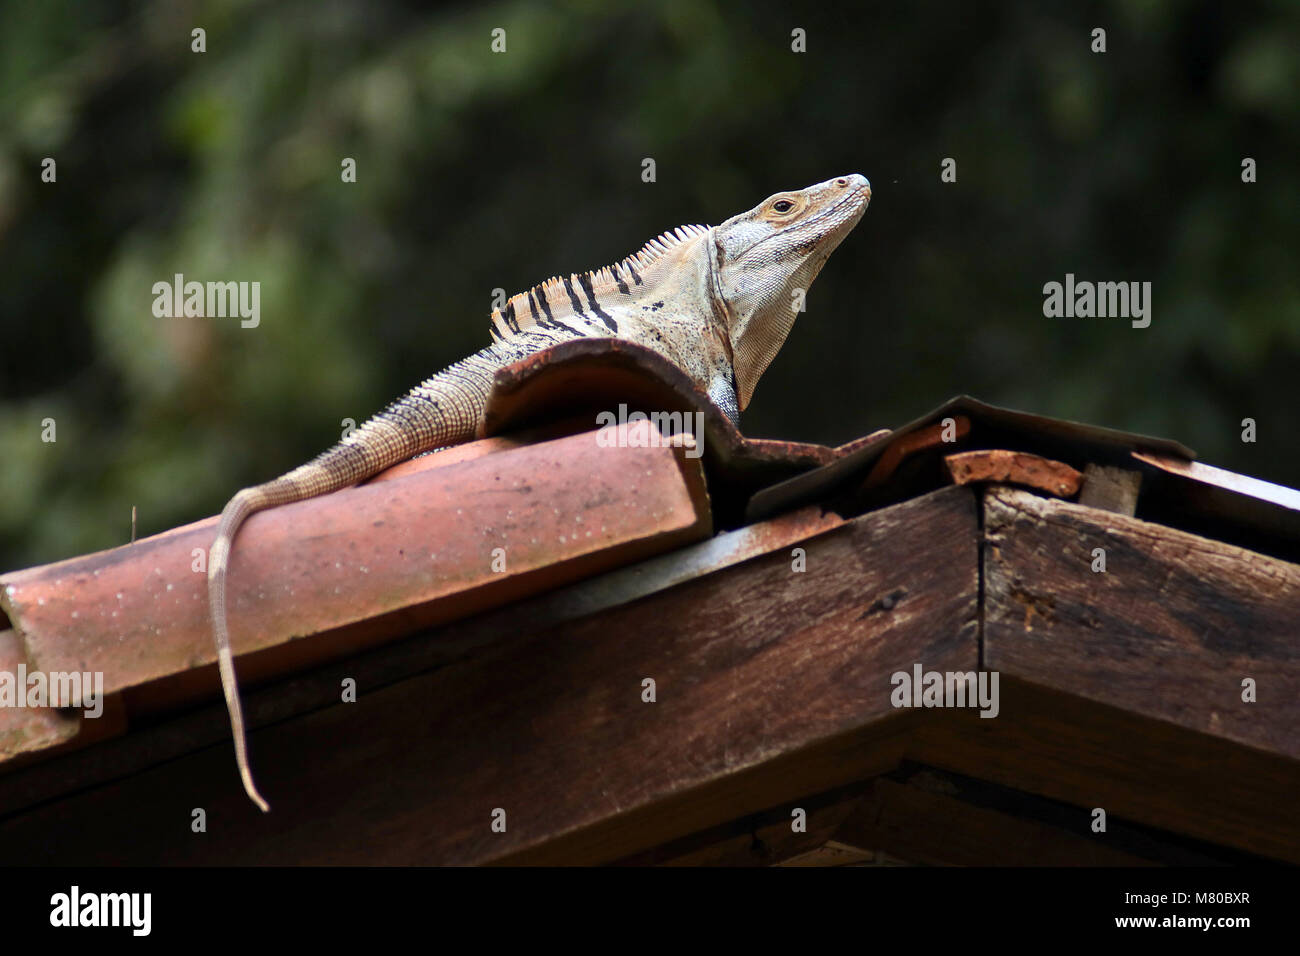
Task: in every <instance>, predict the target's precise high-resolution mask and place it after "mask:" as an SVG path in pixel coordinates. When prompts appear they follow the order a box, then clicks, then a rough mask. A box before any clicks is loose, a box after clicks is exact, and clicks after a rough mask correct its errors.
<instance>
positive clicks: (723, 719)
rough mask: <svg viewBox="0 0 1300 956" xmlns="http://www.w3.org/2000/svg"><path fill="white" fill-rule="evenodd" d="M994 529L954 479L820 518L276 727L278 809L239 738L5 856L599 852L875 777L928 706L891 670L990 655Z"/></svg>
mask: <svg viewBox="0 0 1300 956" xmlns="http://www.w3.org/2000/svg"><path fill="white" fill-rule="evenodd" d="M977 535H978V528H977V523H976V514H975V501H974V496H973V494H972V493H971V492H970V491H969V490H968V489H961V488H947V489H943V490H941V491H938V492H935V493H933V494H930V495H927V496H925V497H922V498H919V499H915V500H912V501H908V502H905V503H903V504H900V505H896V506H894V507H891V508H887V509H883V510H882V511H879V512H875V513H872V514H869V515H866V516H864V517H862V518H859V519H856V520H854V521H852V522H849V523H847V524H846V525H844V526H843V527H841V528H839V529H836V530H833V531H829V532H825V533H822V534H821V535H819V536H817V537H816V538H814V539H811V540H809V541H808V542H807V543H806V544H805V545H801V546H802V547H805V549H806V551H807V555H806V560H807V568H808V570H807V571H806V572H805V573H797V572H795V571H793V570H792V561H791V556H790V554H789V553H788V552H784V551H783V552H777V553H774V554H771V555H768V556H765V557H760V558H756V559H754V560H751V561H748V562H745V563H742V564H740V565H736V566H733V567H731V568H728V569H726V570H725V571H722V572H719V573H716V574H710V575H707V576H704V577H701V578H699V579H697V580H694V581H691V582H690V583H687V584H683V585H681V586H678V587H675V588H672V589H670V590H668V591H665V592H662V593H659V594H655V595H653V596H650V597H647V598H644V599H642V600H640V601H636V602H634V603H632V604H630V605H626V606H624V607H620V608H616V609H613V610H610V611H606V612H604V613H602V614H599V615H596V616H593V617H591V618H587V619H584V620H581V621H578V622H575V623H572V624H567V625H563V626H559V627H553V628H549V629H546V630H543V631H541V632H539V633H533V634H524V635H521V636H520V637H519V638H517V639H516V640H513V641H508V642H502V643H500V644H498V645H492V646H490V647H486V648H482V649H481V650H480V652H479V653H477V654H476V655H474V656H473V657H471V658H468V659H465V660H462V661H458V662H456V663H451V664H448V665H447V666H444V667H442V668H440V669H439V670H437V671H435V672H433V673H430V674H426V675H421V676H419V677H416V678H413V679H411V680H408V681H404V682H402V683H400V684H397V685H394V686H392V687H389V688H386V689H383V690H380V691H377V692H374V693H367V692H366V689H365V688H364V687H363V688H361V697H360V701H359V702H358V703H357V704H353V705H343V706H335V707H332V708H329V709H327V710H324V711H320V712H317V713H314V714H311V715H308V716H306V717H302V718H299V719H296V720H291V721H286V722H284V723H281V724H277V725H275V726H271V727H266V728H263V729H261V730H258V731H257V732H255V733H254V734H253V735H252V738H251V749H252V753H253V757H254V759H255V760H256V761H257V765H258V766H259V768H262V769H260V770H259V772H260V774H261V778H262V779H261V782H262V784H263V788H264V791H265V792H267V793H268V794H271V795H272V798H273V801H272V802H273V805H274V807H275V812H273V813H272V814H270V815H268V816H266V817H263V816H262V815H260V814H257V813H256V812H255V811H254V810H253V809H252V808H250V807H248V806H247V805H246V802H245V801H244V799H243V797H242V795H241V794H240V792H239V790H238V786H237V782H236V781H234V780H233V779H232V777H231V775H230V773H229V754H228V752H227V748H225V747H224V746H223V747H218V748H215V749H214V750H212V751H209V752H204V753H200V754H195V755H191V756H188V757H184V758H181V759H178V760H176V761H173V762H172V763H170V764H168V765H166V766H163V767H159V768H156V769H154V770H151V771H148V772H146V773H142V774H139V775H137V776H134V777H131V778H129V779H127V780H123V781H121V782H120V783H118V784H116V785H114V786H110V787H103V788H97V789H96V790H93V791H90V792H88V793H84V794H78V795H76V796H73V797H69V798H67V799H64V800H59V801H55V802H54V803H52V804H50V805H48V806H44V807H41V808H38V809H35V810H32V811H30V812H27V813H24V814H21V815H19V816H16V817H14V818H12V819H10V820H8V821H5V822H4V823H3V824H0V858H4V859H12V858H14V857H21V856H22V855H24V854H27V853H34V852H39V853H40V854H42V858H43V859H46V860H49V861H50V862H56V861H57V862H66V863H78V864H80V863H91V862H115V863H145V862H157V861H168V862H190V863H197V862H204V863H265V862H273V861H274V862H281V863H285V862H302V863H361V862H366V863H476V862H479V863H481V862H493V861H498V862H516V863H545V862H557V861H564V862H570V863H573V862H600V861H608V860H614V859H619V858H622V857H625V856H628V855H630V854H632V853H636V852H639V851H641V850H644V849H646V848H648V847H651V846H655V845H658V844H661V843H665V842H667V841H669V840H673V839H676V838H678V837H681V836H684V835H686V834H690V833H694V832H696V831H699V830H701V829H704V828H707V827H709V826H714V825H717V824H719V823H721V822H723V821H726V820H733V819H736V818H737V817H739V816H744V815H746V814H750V813H754V812H757V811H760V810H762V809H764V808H770V807H773V806H775V805H778V804H780V803H781V802H782V801H785V800H789V799H794V798H797V797H800V796H802V795H804V794H807V793H810V792H811V793H819V792H822V791H824V790H828V789H831V788H833V787H837V786H842V785H845V784H848V783H850V782H852V781H854V780H859V779H862V778H865V777H870V776H872V775H874V774H877V773H880V772H882V771H883V770H886V769H888V768H889V767H890V766H893V765H894V764H896V763H897V761H898V759H899V757H900V755H901V753H902V750H903V744H904V741H903V736H902V734H903V733H904V731H905V727H906V725H907V724H909V723H911V722H912V721H911V720H910V719H905V718H908V717H913V716H914V715H910V714H909V715H904V714H901V713H900V712H899V711H896V710H894V709H893V707H892V706H891V704H890V701H889V698H890V691H891V689H892V687H891V684H890V675H891V674H892V673H894V672H896V671H899V670H904V671H907V670H910V668H911V666H912V664H913V663H915V662H917V661H921V662H924V664H925V665H926V666H927V667H936V668H939V669H954V670H955V669H962V670H965V669H970V668H973V667H974V666H976V660H977V645H976V635H977V617H976V615H977V605H978V601H977V588H978V560H977V555H978V538H977ZM448 630H449V631H450V632H452V634H454V628H451V629H448ZM646 678H653V679H654V680H655V682H656V692H657V702H656V703H646V702H643V700H642V696H641V695H642V690H643V684H642V681H643V680H644V679H646ZM300 679H301V678H300ZM195 806H202V807H205V808H207V810H208V819H209V833H208V834H207V835H203V836H199V835H192V834H190V833H189V832H188V820H189V814H190V811H191V809H192V808H193V807H195ZM496 808H501V809H504V810H505V811H506V814H507V828H506V831H505V832H504V833H494V832H493V831H492V829H491V823H492V814H493V811H494V810H495V809H496ZM78 821H80V822H78Z"/></svg>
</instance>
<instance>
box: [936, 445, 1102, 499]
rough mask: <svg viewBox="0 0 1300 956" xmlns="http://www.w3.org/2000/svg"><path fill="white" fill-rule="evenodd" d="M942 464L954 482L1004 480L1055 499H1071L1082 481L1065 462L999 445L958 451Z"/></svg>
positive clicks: (946, 458)
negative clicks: (997, 446)
mask: <svg viewBox="0 0 1300 956" xmlns="http://www.w3.org/2000/svg"><path fill="white" fill-rule="evenodd" d="M943 463H944V465H946V466H947V468H948V473H949V474H950V475H952V480H953V483H954V484H958V485H969V484H975V483H978V482H987V481H996V482H1005V483H1010V484H1013V485H1023V486H1025V487H1026V488H1034V489H1037V490H1038V491H1042V492H1045V493H1046V494H1049V495H1055V496H1057V497H1058V498H1073V497H1074V496H1075V495H1077V494H1078V493H1079V484H1080V482H1081V481H1082V480H1083V475H1081V474H1080V473H1079V472H1078V471H1076V470H1075V469H1073V468H1071V467H1070V466H1069V465H1067V464H1065V463H1064V462H1060V461H1053V460H1052V459H1050V458H1043V457H1041V456H1039V455H1031V454H1029V453H1028V452H1023V451H1007V450H1006V449H1002V448H991V449H986V450H981V451H965V452H959V453H958V454H955V455H948V456H946V457H945V458H944V460H943Z"/></svg>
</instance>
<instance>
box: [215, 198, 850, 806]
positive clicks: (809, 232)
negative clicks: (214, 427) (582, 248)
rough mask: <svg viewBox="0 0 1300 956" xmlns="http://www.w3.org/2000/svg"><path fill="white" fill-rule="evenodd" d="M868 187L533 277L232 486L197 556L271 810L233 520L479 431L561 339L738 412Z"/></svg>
mask: <svg viewBox="0 0 1300 956" xmlns="http://www.w3.org/2000/svg"><path fill="white" fill-rule="evenodd" d="M870 198H871V184H870V183H868V182H867V180H866V178H865V177H863V176H859V175H856V174H855V175H852V176H841V177H840V178H838V179H830V180H827V181H826V182H824V183H818V184H817V185H816V186H809V187H808V188H807V189H801V190H796V191H795V192H786V193H777V194H776V195H774V196H771V197H769V198H768V199H765V200H764V201H763V202H762V203H760V204H759V205H757V206H755V207H754V208H753V209H751V210H750V211H749V212H744V213H741V214H740V215H739V216H735V217H733V218H731V219H728V220H727V221H726V222H724V223H723V224H722V225H720V226H714V227H712V228H708V227H705V226H682V227H680V228H678V229H675V230H673V231H672V232H671V233H664V234H663V235H661V236H660V237H659V238H657V239H653V240H651V241H650V242H648V243H646V245H645V246H644V247H642V249H641V250H640V251H639V252H637V253H635V254H633V255H630V256H628V257H627V258H626V259H623V260H622V261H620V262H618V263H616V264H615V265H613V266H606V267H605V268H603V269H596V270H593V271H591V272H583V273H577V274H574V275H570V276H566V277H563V278H560V277H556V278H553V279H550V280H549V281H547V282H544V283H542V284H541V285H538V286H534V287H533V288H532V289H530V290H529V291H527V292H525V293H522V294H520V295H516V296H514V297H512V298H511V299H510V300H509V301H507V302H506V304H505V306H504V307H503V308H501V309H498V310H496V311H494V312H493V313H492V318H491V322H492V326H491V330H492V340H493V341H492V344H491V345H489V346H488V347H487V348H485V349H483V350H482V351H481V352H476V353H475V354H474V355H471V356H469V357H468V358H465V359H462V360H461V361H459V362H457V363H455V364H454V365H452V366H450V367H448V368H447V369H445V370H443V371H441V372H439V373H438V374H437V375H434V376H433V377H432V378H429V379H426V380H425V381H424V382H422V383H421V384H420V385H417V386H416V387H415V388H414V389H412V390H411V391H410V392H409V393H408V394H407V395H406V396H405V397H404V398H401V399H399V400H397V401H396V402H394V403H393V404H391V405H389V406H388V408H386V409H384V411H382V412H380V413H379V414H378V415H376V416H375V417H373V418H371V419H370V420H369V421H367V422H366V423H365V424H364V425H362V426H361V427H360V428H358V429H357V430H355V431H354V432H352V434H350V435H349V436H348V437H346V438H344V439H343V440H342V441H341V442H339V443H338V444H337V445H335V446H334V447H332V448H330V449H329V450H327V451H325V452H323V453H322V454H320V455H319V456H318V457H317V458H316V459H315V460H314V461H312V462H310V463H308V464H306V465H302V466H301V467H298V468H295V469H294V470H293V471H290V472H288V473H287V474H285V475H283V476H281V477H279V478H276V479H275V480H274V481H269V482H267V483H265V484H261V485H256V486H254V487H252V488H245V489H244V490H243V491H240V492H239V493H238V494H236V495H235V496H234V497H233V498H232V499H230V503H229V504H227V505H226V507H225V509H224V510H223V511H222V512H221V521H220V523H219V524H218V526H217V538H216V541H215V542H214V543H213V545H212V551H211V554H210V557H209V561H208V601H209V606H210V609H211V613H212V629H213V636H214V639H215V641H216V647H217V661H218V664H219V666H220V669H221V684H222V688H223V689H224V690H225V695H226V708H227V710H228V711H229V713H230V726H231V730H232V731H233V733H234V738H235V760H236V762H237V763H238V765H239V775H240V778H241V779H242V780H243V782H244V790H245V791H246V792H247V793H248V796H249V798H250V799H251V800H252V801H253V802H254V803H255V804H257V806H258V807H260V808H261V809H262V810H264V811H265V810H269V809H270V808H269V807H268V806H267V803H266V801H265V800H263V799H262V797H261V795H260V794H259V793H258V792H257V788H256V787H255V786H254V784H253V776H252V773H251V771H250V770H249V766H248V754H247V750H246V745H245V740H244V718H243V712H242V710H241V708H240V704H239V689H238V685H237V684H236V682H235V664H234V659H233V657H232V654H231V650H230V632H229V631H228V630H227V625H226V573H227V568H228V566H229V563H230V549H231V545H232V544H233V542H234V539H235V535H236V533H237V532H238V531H239V526H240V525H241V524H242V523H243V521H244V519H246V518H247V517H248V516H249V515H251V514H253V513H254V512H256V511H260V510H262V509H264V508H271V507H274V506H276V505H282V504H287V503H289V502H291V501H301V500H303V499H305V498H311V497H314V496H315V495H323V494H326V493H327V492H331V491H336V490H338V489H340V488H346V487H348V486H349V485H354V484H356V483H357V482H359V481H362V480H363V479H365V478H368V477H370V476H371V475H374V474H377V473H378V472H380V471H383V470H384V469H385V468H388V467H390V466H392V465H395V464H397V463H399V462H402V461H405V460H406V459H408V458H411V457H413V456H415V455H418V454H420V453H421V452H425V451H430V450H432V449H437V448H442V447H444V446H446V445H454V444H457V443H459V442H464V441H469V440H472V439H474V438H475V437H479V436H480V435H481V431H482V423H483V411H484V408H485V406H486V404H487V398H488V393H489V391H490V390H491V388H492V379H493V375H494V374H495V373H496V371H497V370H498V369H500V368H503V367H504V366H507V365H510V364H512V363H514V362H518V361H519V360H520V359H523V358H525V357H526V356H528V355H532V354H533V353H534V352H538V351H540V350H542V349H545V348H548V347H549V346H552V345H556V344H558V343H560V342H564V341H567V340H569V339H575V338H616V339H622V340H625V341H629V342H634V343H636V344H638V345H642V346H645V347H647V348H650V349H652V350H654V351H656V352H658V353H660V354H661V355H663V356H664V357H665V358H667V359H668V360H669V361H671V362H673V363H674V364H676V365H677V367H678V368H680V369H682V370H683V371H684V372H686V373H687V374H688V375H689V376H690V377H691V378H692V379H693V380H694V381H695V383H696V384H697V385H699V387H700V388H701V389H702V390H703V391H705V392H707V393H708V395H709V397H710V398H711V399H712V400H713V402H714V403H715V404H716V405H717V406H718V407H719V408H720V409H722V411H723V412H724V413H726V414H727V415H728V416H729V417H730V418H731V419H732V420H733V421H736V422H737V424H739V416H740V411H741V410H742V409H744V408H745V407H746V406H747V405H748V404H749V400H750V397H751V396H752V395H753V394H754V386H755V385H756V384H757V383H758V379H759V376H761V375H762V374H763V372H764V371H765V370H766V369H767V367H768V365H769V364H771V362H772V359H773V358H774V357H775V356H776V353H777V351H778V350H779V349H780V348H781V345H782V344H783V343H784V342H785V338H786V335H787V334H789V332H790V328H791V326H792V325H794V320H795V316H796V314H797V312H798V311H799V310H800V308H801V307H802V296H803V294H804V293H805V292H806V291H807V289H808V287H809V286H810V285H811V284H812V281H813V279H815V278H816V277H817V273H818V272H820V271H821V268H822V266H823V265H824V264H825V262H826V259H827V257H829V256H830V254H831V252H832V251H834V249H835V247H836V246H838V245H839V244H840V241H841V240H842V239H843V238H844V237H845V236H846V235H847V234H848V232H849V230H851V229H852V228H853V227H854V226H855V225H856V224H857V222H858V220H859V219H861V218H862V214H863V212H864V211H865V210H866V208H867V202H868V201H869V200H870Z"/></svg>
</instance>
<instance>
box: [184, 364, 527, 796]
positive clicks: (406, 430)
mask: <svg viewBox="0 0 1300 956" xmlns="http://www.w3.org/2000/svg"><path fill="white" fill-rule="evenodd" d="M500 364H501V357H500V356H498V354H497V351H496V350H495V349H494V348H492V347H489V348H487V349H484V350H483V351H482V352H479V353H477V354H475V355H472V356H470V357H469V358H467V359H464V360H463V361H460V362H457V363H456V364H455V365H452V366H451V367H449V368H448V369H446V370H445V371H443V372H441V373H439V374H438V375H435V376H434V377H433V378H430V379H428V380H426V381H425V382H424V383H422V384H421V385H419V386H417V387H416V388H414V389H412V390H411V392H410V393H409V394H407V395H406V397H405V398H402V399H400V400H398V401H396V402H394V403H393V404H392V405H390V406H389V407H388V408H386V409H385V410H384V411H382V412H380V413H379V414H378V415H376V416H375V417H374V418H372V419H370V420H369V421H367V422H366V423H365V424H364V425H362V426H361V427H360V428H358V429H357V430H356V431H355V432H353V433H352V434H351V435H349V436H348V437H347V438H345V439H343V441H341V442H340V443H339V444H337V445H335V446H334V447H333V448H330V449H329V450H327V451H325V452H323V453H322V454H321V455H320V456H318V457H317V458H316V459H315V460H314V461H312V462H310V463H308V464H306V465H302V466H301V467H299V468H295V469H294V470H293V471H290V472H288V473H287V474H285V475H283V476H281V477H279V478H276V479H275V480H274V481H268V482H266V483H265V484H261V485H256V486H254V487H252V488H245V489H244V490H243V491H240V492H239V493H238V494H236V495H235V496H234V497H233V498H231V499H230V502H229V503H228V504H227V505H226V507H225V508H224V509H223V510H222V512H221V521H220V522H219V523H218V525H217V538H216V541H215V542H213V545H212V550H211V552H210V553H209V555H208V607H209V610H210V611H211V615H212V633H213V639H214V641H215V643H216V648H217V666H218V667H219V668H220V670H221V687H222V690H223V691H224V692H225V695H226V710H227V711H228V712H229V714H230V729H231V731H232V733H233V734H234V738H235V762H236V763H237V764H238V766H239V776H240V779H241V780H242V781H243V782H244V791H245V792H246V793H247V794H248V797H249V799H250V800H252V801H253V803H255V804H257V806H258V808H259V809H261V810H262V811H263V812H264V813H265V812H267V811H269V810H270V809H271V808H270V806H268V805H267V802H266V801H265V800H263V799H262V796H261V794H259V793H258V792H257V787H256V786H255V785H254V783H253V774H252V771H251V770H250V769H249V765H248V749H247V744H246V742H245V734H244V714H243V709H242V708H241V707H240V703H239V685H238V683H237V681H236V678H235V661H234V655H233V653H232V652H231V649H230V631H229V629H228V626H227V623H226V570H227V568H228V566H229V564H230V553H231V547H232V546H233V544H234V541H235V535H236V534H238V532H239V528H240V526H241V525H242V524H243V523H244V521H245V519H247V518H248V517H249V516H250V515H252V514H254V513H256V512H258V511H262V510H263V509H266V508H273V507H275V506H277V505H283V504H289V503H290V502H293V501H303V500H305V499H307V498H314V497H315V496H317V495H323V494H327V493H329V492H331V491H337V490H339V489H341V488H346V487H348V486H349V485H354V484H356V483H357V482H359V481H362V480H363V479H365V478H368V477H370V476H371V475H374V474H377V473H379V472H380V471H383V470H384V469H385V468H389V467H391V466H393V465H396V464H398V463H399V462H403V461H405V460H407V459H408V458H410V457H412V456H414V455H418V454H420V453H421V452H424V451H430V450H432V449H435V448H442V447H443V446H445V445H455V444H459V443H460V442H464V441H469V440H470V439H472V438H474V437H475V436H476V434H477V432H478V429H479V426H480V423H481V421H482V419H483V409H484V408H485V406H486V404H487V396H488V392H489V390H490V388H491V384H492V376H493V374H494V373H495V371H496V369H497V368H498V367H500Z"/></svg>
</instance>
